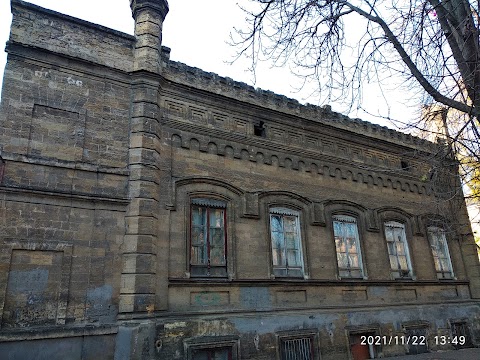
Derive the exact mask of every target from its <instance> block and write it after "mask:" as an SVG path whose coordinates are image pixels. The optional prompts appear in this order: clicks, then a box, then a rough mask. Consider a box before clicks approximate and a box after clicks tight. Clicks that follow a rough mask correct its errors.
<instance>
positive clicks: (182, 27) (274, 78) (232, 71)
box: [0, 0, 416, 125]
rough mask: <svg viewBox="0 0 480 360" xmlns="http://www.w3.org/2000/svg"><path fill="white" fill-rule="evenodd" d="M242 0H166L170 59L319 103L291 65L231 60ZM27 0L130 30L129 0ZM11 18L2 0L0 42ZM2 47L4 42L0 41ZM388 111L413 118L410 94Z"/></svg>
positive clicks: (397, 95)
mask: <svg viewBox="0 0 480 360" xmlns="http://www.w3.org/2000/svg"><path fill="white" fill-rule="evenodd" d="M245 1H246V0H236V1H235V0H202V1H199V0H168V3H169V6H170V12H169V13H168V15H167V18H166V20H165V23H164V28H163V45H165V46H168V47H170V48H171V59H172V60H175V61H180V62H183V63H185V64H187V65H190V66H194V67H198V68H200V69H202V70H205V71H208V72H214V73H217V74H219V75H222V76H228V77H231V78H232V79H234V80H237V81H243V82H246V83H248V84H250V85H254V86H255V87H260V88H262V89H265V90H271V91H274V92H276V93H279V94H282V95H286V96H288V97H291V98H295V99H297V100H298V101H300V102H301V103H306V102H310V103H313V104H318V100H317V99H316V98H315V97H311V96H309V95H310V94H311V92H312V90H311V89H309V90H304V91H302V92H298V91H297V90H296V89H297V88H298V86H299V82H298V79H296V78H295V77H293V76H291V75H290V72H289V69H279V68H271V66H270V64H268V63H264V64H261V68H260V69H257V73H256V75H257V76H256V82H255V83H253V76H252V74H251V73H250V72H248V71H247V69H248V66H249V62H248V60H247V59H242V60H239V61H236V62H235V63H234V64H233V65H230V64H229V61H231V60H232V59H233V57H234V56H235V48H233V47H231V46H230V45H228V44H227V42H228V40H229V34H230V32H231V31H232V28H233V26H237V27H241V26H242V24H243V23H244V18H245V15H244V13H243V12H242V10H240V9H239V7H238V5H237V3H245ZM30 2H31V3H34V4H37V5H39V6H42V7H45V8H49V9H52V10H55V11H58V12H61V13H64V14H68V15H71V16H75V17H78V18H81V19H85V20H88V21H90V22H93V23H97V24H101V25H104V26H107V27H110V28H113V29H116V30H120V31H122V32H126V33H129V34H133V19H132V16H131V12H130V7H129V0H30ZM10 22H11V12H10V1H9V0H0V43H1V44H5V42H6V41H7V40H8V33H9V28H10ZM2 47H3V45H2ZM5 61H6V54H5V53H3V52H2V53H1V57H0V71H1V73H0V74H1V77H2V78H3V69H4V67H5ZM365 86H366V88H365V89H366V90H365V91H364V107H365V108H367V109H368V111H369V112H370V113H373V114H377V113H382V114H386V113H387V106H386V101H385V98H384V97H383V96H382V94H381V93H380V92H378V91H376V88H375V86H370V87H369V86H368V85H365ZM387 97H388V98H389V99H390V100H389V106H390V110H391V113H390V114H391V115H392V116H393V117H398V118H402V119H405V118H414V117H415V116H416V115H415V110H416V109H413V108H412V107H407V106H405V105H403V103H404V102H405V99H408V94H405V93H403V92H399V91H396V92H393V93H390V94H387ZM330 105H331V106H332V108H333V110H335V111H339V112H342V113H345V109H346V108H345V106H342V105H341V104H335V103H332V104H330ZM348 115H349V116H351V117H360V118H362V119H364V120H367V121H371V122H376V123H381V124H382V125H388V124H386V123H383V122H381V120H380V119H378V118H375V117H372V116H369V115H368V114H365V113H363V112H358V113H357V112H351V113H350V114H348Z"/></svg>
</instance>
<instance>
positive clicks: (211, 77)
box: [164, 50, 440, 153]
mask: <svg viewBox="0 0 480 360" xmlns="http://www.w3.org/2000/svg"><path fill="white" fill-rule="evenodd" d="M165 53H168V51H167V50H165ZM164 60H165V62H164V64H165V66H166V69H165V72H164V76H165V77H166V78H167V79H168V80H170V81H173V82H178V83H181V84H184V85H188V86H190V87H193V88H196V89H201V90H204V91H208V92H211V93H214V94H218V95H221V96H225V97H228V98H233V99H235V100H239V101H243V102H247V103H250V104H254V105H258V106H261V107H264V108H268V109H271V110H275V111H280V112H283V113H286V114H290V115H294V116H298V117H301V118H304V119H307V120H311V121H314V122H317V123H321V124H325V125H329V126H333V127H336V128H340V129H344V130H347V131H349V132H353V133H357V134H361V135H364V136H367V137H371V138H375V139H382V140H385V141H388V142H390V143H395V144H397V145H400V146H407V147H410V148H413V149H417V150H421V151H426V152H429V153H436V152H437V151H438V150H439V148H440V145H438V144H435V143H432V142H429V141H427V140H425V139H421V138H419V137H416V136H412V135H410V134H405V133H402V132H399V131H396V130H393V129H389V128H387V127H385V126H380V125H377V124H373V123H370V122H367V121H363V120H361V119H358V118H354V119H352V118H349V117H348V116H345V115H342V114H340V113H337V112H334V111H332V110H331V107H330V106H329V105H326V106H323V107H319V106H315V105H312V104H306V105H302V104H300V103H299V102H298V101H297V100H295V99H290V98H287V97H286V96H283V95H278V94H275V93H274V92H272V91H266V90H262V89H259V88H254V87H253V86H250V85H248V84H245V83H243V82H238V81H234V80H233V79H231V78H228V77H222V76H219V75H217V74H215V73H209V72H205V71H203V70H201V69H198V68H195V67H190V66H188V65H185V64H183V63H180V62H175V61H171V60H168V58H167V59H165V58H164Z"/></svg>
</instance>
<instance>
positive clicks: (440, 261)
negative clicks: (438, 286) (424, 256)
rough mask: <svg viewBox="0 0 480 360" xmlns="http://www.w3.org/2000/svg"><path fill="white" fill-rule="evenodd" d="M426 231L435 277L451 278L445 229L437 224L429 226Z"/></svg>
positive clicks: (451, 271) (450, 264)
mask: <svg viewBox="0 0 480 360" xmlns="http://www.w3.org/2000/svg"><path fill="white" fill-rule="evenodd" d="M427 233H428V242H429V243H430V248H431V249H432V255H433V261H434V262H435V270H436V271H437V278H439V279H452V278H453V268H452V262H451V260H450V252H449V251H448V244H447V238H446V236H445V230H443V229H442V228H440V227H437V226H429V227H428V229H427Z"/></svg>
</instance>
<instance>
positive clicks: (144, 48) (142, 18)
mask: <svg viewBox="0 0 480 360" xmlns="http://www.w3.org/2000/svg"><path fill="white" fill-rule="evenodd" d="M130 8H131V9H132V16H133V18H134V20H135V37H136V43H135V53H134V64H133V71H139V70H144V71H148V72H152V73H156V74H158V73H160V69H161V66H160V61H161V47H162V26H163V21H164V20H165V17H166V16H167V13H168V2H167V1H166V0H130Z"/></svg>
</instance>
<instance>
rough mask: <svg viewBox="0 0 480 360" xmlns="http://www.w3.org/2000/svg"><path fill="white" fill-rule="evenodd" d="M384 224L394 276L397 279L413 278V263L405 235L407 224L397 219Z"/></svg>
mask: <svg viewBox="0 0 480 360" xmlns="http://www.w3.org/2000/svg"><path fill="white" fill-rule="evenodd" d="M384 225H385V239H386V240H387V247H388V256H389V258H390V269H391V271H392V275H393V277H394V278H395V279H401V278H411V277H412V264H411V262H410V253H409V251H408V243H407V237H406V235H405V225H404V224H402V223H399V222H396V221H387V222H385V224H384Z"/></svg>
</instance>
